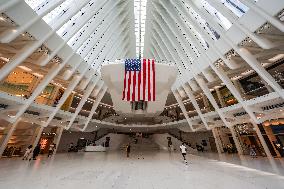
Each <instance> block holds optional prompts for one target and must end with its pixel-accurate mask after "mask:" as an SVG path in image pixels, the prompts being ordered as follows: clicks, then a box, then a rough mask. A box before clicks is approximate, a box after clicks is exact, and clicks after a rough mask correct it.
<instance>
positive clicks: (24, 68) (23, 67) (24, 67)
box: [18, 66, 32, 72]
mask: <svg viewBox="0 0 284 189" xmlns="http://www.w3.org/2000/svg"><path fill="white" fill-rule="evenodd" d="M18 68H20V69H22V70H24V71H26V72H31V71H32V69H30V68H28V67H26V66H18Z"/></svg>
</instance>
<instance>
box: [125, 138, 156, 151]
mask: <svg viewBox="0 0 284 189" xmlns="http://www.w3.org/2000/svg"><path fill="white" fill-rule="evenodd" d="M136 139H137V140H138V141H137V143H135V138H130V137H129V138H128V140H127V141H125V142H124V143H123V145H122V146H121V148H120V149H121V150H125V148H126V145H127V144H128V143H130V145H131V152H133V151H134V152H139V151H158V150H159V149H160V148H159V145H158V144H156V143H155V142H154V140H153V139H152V137H149V138H140V137H137V138H136Z"/></svg>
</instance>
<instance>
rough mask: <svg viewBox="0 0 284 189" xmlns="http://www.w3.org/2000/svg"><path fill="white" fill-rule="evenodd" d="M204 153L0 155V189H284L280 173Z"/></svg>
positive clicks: (283, 178) (283, 177) (282, 177)
mask: <svg viewBox="0 0 284 189" xmlns="http://www.w3.org/2000/svg"><path fill="white" fill-rule="evenodd" d="M204 156H205V155H202V156H199V155H198V154H195V155H192V154H191V155H188V156H187V158H188V160H189V164H188V165H185V164H184V162H183V161H182V158H181V155H180V154H179V153H175V152H172V153H168V152H163V151H156V152H149V151H147V152H136V153H132V154H131V157H130V158H128V159H127V158H126V157H125V154H124V153H123V152H120V151H119V152H106V153H104V152H99V153H98V152H94V153H92V152H89V153H70V154H57V155H56V156H55V157H53V158H49V159H47V157H43V156H42V157H39V158H38V160H36V161H31V162H28V161H22V160H21V159H19V158H17V159H1V160H0V170H1V171H0V188H1V189H20V188H21V189H29V188H35V189H43V188H44V189H46V188H48V189H63V188H68V189H75V188H76V189H77V188H81V189H88V188H103V189H110V188H114V189H116V188H118V189H167V188H169V189H172V188H174V189H185V188H187V189H188V188H191V189H215V188H216V189H217V188H218V189H222V188H226V189H243V188H247V189H283V188H284V187H283V186H284V176H283V175H282V174H277V173H272V172H271V171H269V172H268V171H265V170H260V169H255V168H251V167H250V168H248V167H245V166H243V165H241V164H233V163H232V162H228V161H226V162H225V161H219V160H217V159H216V158H215V159H214V158H212V159H209V158H207V157H204ZM258 161H259V162H260V161H261V160H258ZM264 163H267V162H264ZM260 166H261V164H260ZM281 169H283V168H282V167H281Z"/></svg>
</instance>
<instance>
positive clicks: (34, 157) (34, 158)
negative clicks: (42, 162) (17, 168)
mask: <svg viewBox="0 0 284 189" xmlns="http://www.w3.org/2000/svg"><path fill="white" fill-rule="evenodd" d="M39 153H40V144H38V145H37V146H36V147H35V149H34V151H33V157H32V158H33V160H36V157H37V156H38V155H39ZM32 158H30V159H29V160H30V161H31V160H32Z"/></svg>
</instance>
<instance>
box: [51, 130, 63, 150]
mask: <svg viewBox="0 0 284 189" xmlns="http://www.w3.org/2000/svg"><path fill="white" fill-rule="evenodd" d="M63 131H64V128H63V127H60V128H57V131H56V137H55V139H54V144H55V145H56V148H55V150H54V152H53V155H55V154H56V152H57V149H58V146H59V144H60V140H61V137H62V133H63Z"/></svg>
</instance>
